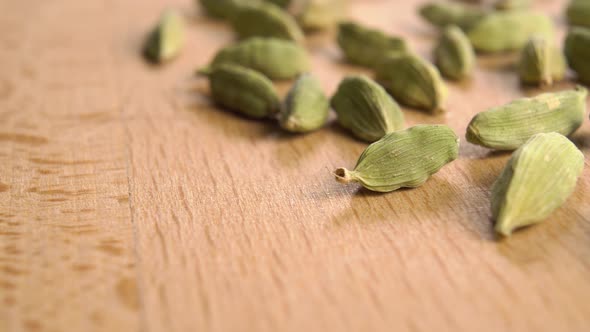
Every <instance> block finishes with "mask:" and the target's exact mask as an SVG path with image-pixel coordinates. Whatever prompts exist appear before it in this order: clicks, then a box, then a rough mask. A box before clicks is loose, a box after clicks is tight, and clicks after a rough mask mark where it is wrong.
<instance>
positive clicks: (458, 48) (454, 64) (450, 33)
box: [434, 25, 475, 80]
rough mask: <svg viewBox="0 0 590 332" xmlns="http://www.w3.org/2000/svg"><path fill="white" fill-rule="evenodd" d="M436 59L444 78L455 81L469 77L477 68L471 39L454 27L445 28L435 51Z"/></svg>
mask: <svg viewBox="0 0 590 332" xmlns="http://www.w3.org/2000/svg"><path fill="white" fill-rule="evenodd" d="M434 58H435V62H436V66H437V67H438V69H440V72H441V73H442V74H443V76H445V77H447V78H449V79H453V80H460V79H462V78H464V77H466V76H469V75H470V74H471V72H472V71H473V67H474V66H475V52H474V51H473V47H472V46H471V43H470V42H469V39H468V38H467V36H466V35H465V33H463V31H462V30H461V29H459V28H458V27H457V26H454V25H452V26H448V27H447V28H445V30H444V32H443V34H442V36H441V38H440V40H439V42H438V45H437V46H436V48H435V49H434Z"/></svg>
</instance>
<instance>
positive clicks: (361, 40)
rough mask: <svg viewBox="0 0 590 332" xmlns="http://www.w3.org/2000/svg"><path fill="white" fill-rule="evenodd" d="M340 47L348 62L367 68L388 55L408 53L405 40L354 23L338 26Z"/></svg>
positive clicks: (344, 23)
mask: <svg viewBox="0 0 590 332" xmlns="http://www.w3.org/2000/svg"><path fill="white" fill-rule="evenodd" d="M338 45H339V46H340V49H341V50H342V52H343V53H344V55H345V57H346V59H347V60H348V61H350V62H351V63H354V64H357V65H361V66H367V67H373V66H375V64H377V63H380V62H381V61H382V59H383V56H384V55H385V54H387V53H390V52H401V53H405V52H406V51H407V46H406V42H405V41H404V40H403V39H401V38H398V37H394V36H388V35H386V34H385V33H383V32H381V31H379V30H374V29H369V28H365V27H363V26H361V25H358V24H356V23H353V22H343V23H340V24H339V25H338Z"/></svg>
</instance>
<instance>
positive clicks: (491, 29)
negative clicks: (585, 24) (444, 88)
mask: <svg viewBox="0 0 590 332" xmlns="http://www.w3.org/2000/svg"><path fill="white" fill-rule="evenodd" d="M533 35H540V36H543V37H545V38H547V40H551V38H552V37H553V23H552V22H551V19H550V18H549V17H548V16H547V15H544V14H539V13H534V12H529V11H520V10H515V11H504V12H496V13H493V14H490V15H488V16H486V17H485V18H484V19H482V20H481V21H480V22H479V23H478V24H476V25H475V26H474V27H473V28H472V29H471V30H469V33H468V34H467V36H468V37H469V40H470V41H471V44H472V45H473V47H474V48H475V49H476V50H477V51H481V52H504V51H513V50H520V49H521V48H523V47H524V45H525V44H526V43H527V41H528V40H529V39H530V38H531V37H532V36H533Z"/></svg>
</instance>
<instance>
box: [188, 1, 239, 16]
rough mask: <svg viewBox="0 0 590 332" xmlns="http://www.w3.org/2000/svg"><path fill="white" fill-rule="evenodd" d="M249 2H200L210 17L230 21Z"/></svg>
mask: <svg viewBox="0 0 590 332" xmlns="http://www.w3.org/2000/svg"><path fill="white" fill-rule="evenodd" d="M247 1H249V0H199V2H200V3H201V6H202V7H203V8H204V9H205V11H206V12H207V14H208V15H210V16H213V17H216V18H223V19H228V18H231V17H232V16H233V15H234V14H235V13H236V12H237V10H238V8H239V6H240V5H243V4H244V3H246V2H247Z"/></svg>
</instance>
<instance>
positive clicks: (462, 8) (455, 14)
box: [420, 2, 487, 30]
mask: <svg viewBox="0 0 590 332" xmlns="http://www.w3.org/2000/svg"><path fill="white" fill-rule="evenodd" d="M420 15H421V16H422V18H424V19H425V20H426V21H428V22H429V23H430V24H432V25H434V26H437V27H440V28H444V27H446V26H447V25H456V26H458V27H460V28H461V29H464V30H469V29H470V28H471V27H472V26H474V25H475V24H477V22H479V21H480V20H481V19H483V18H484V17H485V16H486V15H487V12H486V10H484V9H482V8H479V7H476V6H471V5H464V4H460V3H452V2H431V3H427V4H425V5H423V6H422V7H420Z"/></svg>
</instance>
